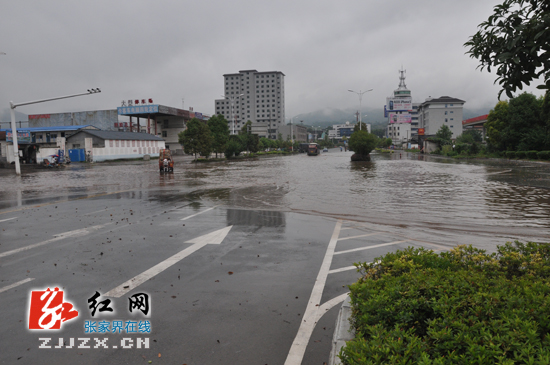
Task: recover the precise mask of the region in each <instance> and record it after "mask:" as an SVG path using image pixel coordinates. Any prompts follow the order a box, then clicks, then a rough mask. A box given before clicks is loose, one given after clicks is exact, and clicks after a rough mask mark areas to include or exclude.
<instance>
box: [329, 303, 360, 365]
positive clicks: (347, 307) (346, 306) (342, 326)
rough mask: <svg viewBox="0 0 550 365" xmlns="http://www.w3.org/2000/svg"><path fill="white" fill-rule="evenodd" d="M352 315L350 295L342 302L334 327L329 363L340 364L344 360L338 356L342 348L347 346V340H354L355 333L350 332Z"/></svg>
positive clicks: (330, 364) (331, 364) (332, 364)
mask: <svg viewBox="0 0 550 365" xmlns="http://www.w3.org/2000/svg"><path fill="white" fill-rule="evenodd" d="M350 317H351V304H350V297H349V296H348V297H347V298H346V300H344V302H343V303H342V307H341V308H340V311H339V312H338V317H337V318H336V326H335V328H334V336H333V338H332V350H331V351H330V358H329V361H328V365H340V364H342V362H341V361H340V359H339V358H338V354H339V353H340V349H341V348H342V347H344V346H345V344H346V341H350V340H353V338H354V334H353V333H352V332H350V330H351V324H350V322H349V319H350Z"/></svg>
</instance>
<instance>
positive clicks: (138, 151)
mask: <svg viewBox="0 0 550 365" xmlns="http://www.w3.org/2000/svg"><path fill="white" fill-rule="evenodd" d="M164 148H165V142H164V141H135V140H131V141H130V140H105V147H94V149H93V156H94V162H99V161H107V160H117V159H121V158H140V157H143V156H144V155H151V156H152V157H158V155H159V150H160V149H164Z"/></svg>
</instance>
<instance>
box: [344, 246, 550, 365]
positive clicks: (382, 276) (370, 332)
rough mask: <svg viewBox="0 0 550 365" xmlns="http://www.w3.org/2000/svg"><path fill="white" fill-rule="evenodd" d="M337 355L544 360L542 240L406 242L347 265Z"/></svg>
mask: <svg viewBox="0 0 550 365" xmlns="http://www.w3.org/2000/svg"><path fill="white" fill-rule="evenodd" d="M356 265H357V267H358V269H359V271H360V272H361V274H362V277H361V279H359V281H357V282H356V283H354V284H353V285H351V286H350V290H351V292H350V297H351V303H352V309H353V316H352V319H351V321H352V326H353V328H354V329H355V331H356V335H355V339H354V340H352V341H350V342H348V343H347V345H346V346H345V347H344V348H343V349H342V351H341V352H340V358H341V359H342V362H343V363H344V364H548V363H550V336H549V332H550V285H549V284H550V244H549V243H527V244H523V243H520V242H517V241H516V242H515V243H506V244H505V245H504V246H499V247H498V250H497V252H496V253H492V254H488V253H486V252H485V251H484V250H480V249H476V248H473V247H472V246H457V247H456V248H454V249H452V250H451V251H449V252H444V253H441V254H436V253H434V252H432V251H429V250H426V249H423V248H408V249H406V250H403V251H397V252H394V253H389V254H387V255H385V256H383V257H380V258H377V259H375V261H374V263H359V264H356Z"/></svg>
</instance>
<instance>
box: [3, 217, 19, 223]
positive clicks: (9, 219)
mask: <svg viewBox="0 0 550 365" xmlns="http://www.w3.org/2000/svg"><path fill="white" fill-rule="evenodd" d="M17 218H19V217H13V218H8V219H2V220H0V223H2V222H5V221H11V220H12V219H17Z"/></svg>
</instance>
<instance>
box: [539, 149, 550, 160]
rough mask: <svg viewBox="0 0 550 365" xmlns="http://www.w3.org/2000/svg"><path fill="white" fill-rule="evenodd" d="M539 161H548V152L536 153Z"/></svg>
mask: <svg viewBox="0 0 550 365" xmlns="http://www.w3.org/2000/svg"><path fill="white" fill-rule="evenodd" d="M537 156H538V157H539V160H550V151H540V152H537Z"/></svg>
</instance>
